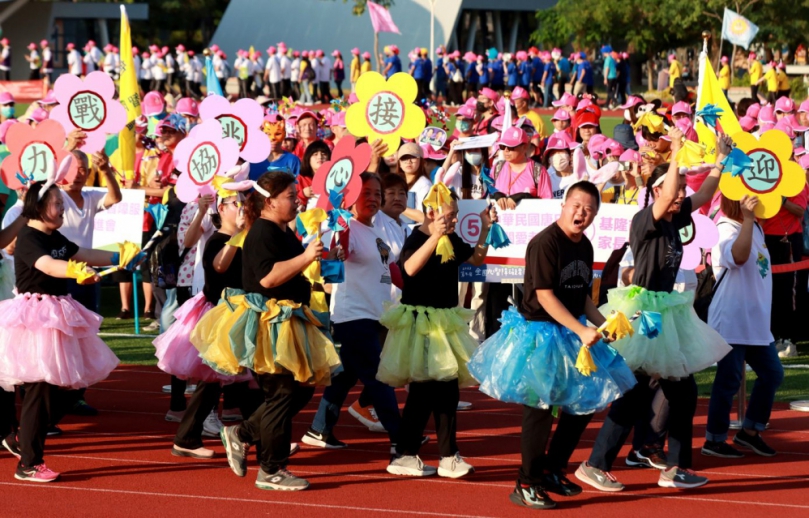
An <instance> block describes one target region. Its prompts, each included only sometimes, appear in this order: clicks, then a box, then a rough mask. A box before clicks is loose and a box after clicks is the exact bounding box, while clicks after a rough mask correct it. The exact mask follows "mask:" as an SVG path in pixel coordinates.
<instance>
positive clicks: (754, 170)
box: [719, 130, 806, 219]
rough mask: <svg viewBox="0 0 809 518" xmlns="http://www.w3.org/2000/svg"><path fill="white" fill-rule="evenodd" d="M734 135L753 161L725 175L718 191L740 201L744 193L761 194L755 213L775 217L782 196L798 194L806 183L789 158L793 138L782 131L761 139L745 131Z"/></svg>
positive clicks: (763, 136)
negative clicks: (734, 172) (735, 172)
mask: <svg viewBox="0 0 809 518" xmlns="http://www.w3.org/2000/svg"><path fill="white" fill-rule="evenodd" d="M732 138H733V141H734V142H735V143H736V148H737V149H740V150H741V151H744V153H745V154H746V155H747V156H748V158H750V161H751V163H750V167H747V168H745V169H744V170H743V171H741V173H739V174H735V175H734V174H733V173H730V172H727V173H724V174H722V178H721V179H720V180H719V190H721V191H722V194H724V195H725V196H727V197H728V198H730V199H731V200H741V199H742V196H744V195H754V196H758V199H759V203H758V205H757V206H756V216H757V217H759V218H763V219H767V218H771V217H773V216H775V215H776V214H778V211H779V210H781V200H782V197H789V196H795V195H796V194H798V193H799V192H801V190H802V189H803V186H804V185H805V184H806V176H805V175H804V172H803V169H802V168H801V166H800V165H798V164H797V163H795V162H793V161H791V160H790V157H791V156H792V141H790V140H789V137H788V136H787V134H786V133H784V132H783V131H779V130H770V131H767V132H766V133H764V134H763V135H762V136H761V138H760V139H756V137H754V136H753V135H751V134H749V133H744V132H741V133H736V134H735V135H733V136H732Z"/></svg>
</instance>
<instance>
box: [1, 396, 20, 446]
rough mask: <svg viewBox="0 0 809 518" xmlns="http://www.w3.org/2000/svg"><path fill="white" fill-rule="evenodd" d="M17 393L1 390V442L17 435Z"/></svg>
mask: <svg viewBox="0 0 809 518" xmlns="http://www.w3.org/2000/svg"><path fill="white" fill-rule="evenodd" d="M16 395H17V393H16V392H6V391H5V390H2V389H0V440H2V439H4V438H6V437H9V436H14V435H16V434H17V428H18V427H19V426H20V423H19V422H17V406H16V404H15V403H16Z"/></svg>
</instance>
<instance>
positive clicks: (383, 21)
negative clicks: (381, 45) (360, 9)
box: [368, 1, 401, 34]
mask: <svg viewBox="0 0 809 518" xmlns="http://www.w3.org/2000/svg"><path fill="white" fill-rule="evenodd" d="M368 13H370V15H371V23H372V24H373V26H374V32H395V33H396V34H401V32H399V27H397V26H396V24H395V23H393V18H391V16H390V11H388V10H387V9H385V8H384V7H382V6H381V5H379V4H375V3H373V2H370V1H369V2H368Z"/></svg>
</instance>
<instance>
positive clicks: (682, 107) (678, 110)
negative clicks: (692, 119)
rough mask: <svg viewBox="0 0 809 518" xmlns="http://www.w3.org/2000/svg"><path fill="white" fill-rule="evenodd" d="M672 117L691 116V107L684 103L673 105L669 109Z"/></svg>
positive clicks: (679, 102)
mask: <svg viewBox="0 0 809 518" xmlns="http://www.w3.org/2000/svg"><path fill="white" fill-rule="evenodd" d="M671 114H672V115H679V114H685V115H691V106H690V105H689V104H688V103H687V102H685V101H678V102H676V103H674V106H673V107H672V108H671Z"/></svg>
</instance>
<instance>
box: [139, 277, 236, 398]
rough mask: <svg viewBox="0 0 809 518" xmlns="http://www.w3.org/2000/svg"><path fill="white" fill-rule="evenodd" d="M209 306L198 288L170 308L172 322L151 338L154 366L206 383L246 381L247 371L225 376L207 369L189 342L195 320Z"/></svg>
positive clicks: (200, 316) (184, 377)
mask: <svg viewBox="0 0 809 518" xmlns="http://www.w3.org/2000/svg"><path fill="white" fill-rule="evenodd" d="M213 307H214V305H213V304H211V303H210V302H208V300H207V299H206V298H205V294H204V293H202V292H199V293H198V294H196V295H195V296H194V297H193V298H191V299H189V300H188V301H186V303H185V304H183V305H182V306H181V307H180V308H179V309H178V310H177V311H175V312H174V318H175V320H174V323H173V324H172V325H171V326H170V327H169V328H168V329H167V330H166V332H165V333H163V334H161V335H160V336H158V337H157V338H155V340H154V342H152V343H153V344H154V346H155V356H156V357H157V359H158V360H159V361H158V362H157V366H158V367H160V369H161V370H162V371H163V372H166V373H168V374H171V375H173V376H177V377H178V378H180V379H195V380H201V381H206V382H209V383H212V382H216V381H218V382H220V383H234V382H237V381H249V379H250V378H251V374H250V373H249V372H245V373H243V374H241V375H240V376H228V375H224V374H220V373H218V372H216V371H215V370H213V369H211V368H210V367H208V366H207V365H205V364H204V363H202V358H200V357H199V351H198V350H197V348H196V347H194V344H192V343H191V340H190V337H191V333H192V332H193V331H194V329H195V328H196V327H197V323H198V322H199V321H200V319H201V318H202V317H203V315H205V314H206V313H207V312H208V311H210V310H211V309H212V308H213Z"/></svg>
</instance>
